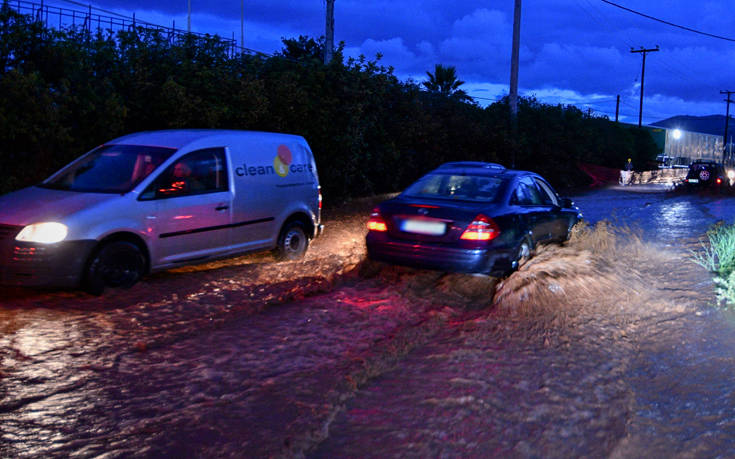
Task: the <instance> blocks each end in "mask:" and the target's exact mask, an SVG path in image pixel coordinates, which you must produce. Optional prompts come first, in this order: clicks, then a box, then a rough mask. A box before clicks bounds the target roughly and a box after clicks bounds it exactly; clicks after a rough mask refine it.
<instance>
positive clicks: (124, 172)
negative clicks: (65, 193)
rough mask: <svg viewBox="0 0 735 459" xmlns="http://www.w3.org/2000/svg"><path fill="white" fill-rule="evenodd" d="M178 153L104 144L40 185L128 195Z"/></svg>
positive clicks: (163, 149)
mask: <svg viewBox="0 0 735 459" xmlns="http://www.w3.org/2000/svg"><path fill="white" fill-rule="evenodd" d="M174 152H176V149H174V148H165V147H145V146H140V145H103V146H101V147H99V148H96V149H94V150H92V151H90V152H89V153H87V154H86V155H84V156H82V157H81V158H80V159H79V160H77V161H76V162H74V163H72V164H70V165H68V166H67V167H65V168H64V169H62V170H61V171H60V172H58V173H56V174H54V175H53V176H51V177H50V178H48V179H46V180H45V181H44V182H43V183H41V184H40V185H39V186H40V187H43V188H52V189H56V190H69V191H84V192H91V193H127V192H128V191H130V190H132V189H133V188H135V186H136V185H137V184H139V183H140V182H141V181H142V180H143V179H144V178H146V177H148V175H150V173H151V172H153V170H155V169H156V168H157V167H158V166H159V165H160V164H161V163H163V162H164V161H166V159H168V158H169V157H170V156H171V155H172V154H174Z"/></svg>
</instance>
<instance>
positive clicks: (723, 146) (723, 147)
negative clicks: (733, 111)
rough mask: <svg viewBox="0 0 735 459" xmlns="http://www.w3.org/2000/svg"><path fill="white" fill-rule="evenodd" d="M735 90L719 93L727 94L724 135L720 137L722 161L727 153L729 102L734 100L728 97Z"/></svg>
mask: <svg viewBox="0 0 735 459" xmlns="http://www.w3.org/2000/svg"><path fill="white" fill-rule="evenodd" d="M733 92H735V91H720V94H727V99H725V102H727V108H726V109H725V135H724V136H723V137H722V163H723V164H724V163H725V157H726V155H727V128H728V127H729V125H730V104H731V103H733V102H735V101H733V100H731V99H730V95H731V94H732V93H733Z"/></svg>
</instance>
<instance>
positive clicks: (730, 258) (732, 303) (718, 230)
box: [692, 222, 735, 308]
mask: <svg viewBox="0 0 735 459" xmlns="http://www.w3.org/2000/svg"><path fill="white" fill-rule="evenodd" d="M706 237H707V240H706V241H702V243H701V245H702V249H701V250H699V251H693V252H692V258H693V260H694V262H695V263H697V264H698V265H700V266H702V267H704V268H706V269H708V270H709V271H711V272H712V273H714V274H715V279H714V282H715V291H716V293H717V299H718V300H719V304H720V305H722V306H724V307H725V308H733V307H735V224H730V225H727V224H725V223H724V222H718V223H717V224H715V225H714V226H712V227H711V228H710V229H709V230H708V231H707V234H706Z"/></svg>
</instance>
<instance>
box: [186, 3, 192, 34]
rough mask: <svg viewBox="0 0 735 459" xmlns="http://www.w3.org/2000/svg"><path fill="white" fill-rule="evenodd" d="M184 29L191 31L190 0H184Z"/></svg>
mask: <svg viewBox="0 0 735 459" xmlns="http://www.w3.org/2000/svg"><path fill="white" fill-rule="evenodd" d="M186 31H187V32H188V33H191V0H186Z"/></svg>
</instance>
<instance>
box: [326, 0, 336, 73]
mask: <svg viewBox="0 0 735 459" xmlns="http://www.w3.org/2000/svg"><path fill="white" fill-rule="evenodd" d="M333 53H334V0H327V31H326V43H325V44H324V65H327V64H329V63H330V62H332V54H333Z"/></svg>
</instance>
